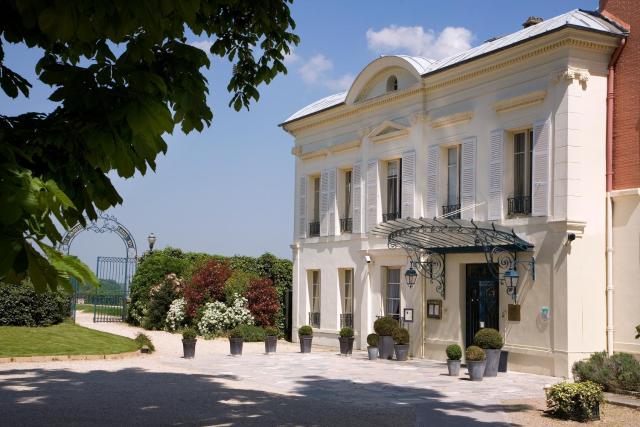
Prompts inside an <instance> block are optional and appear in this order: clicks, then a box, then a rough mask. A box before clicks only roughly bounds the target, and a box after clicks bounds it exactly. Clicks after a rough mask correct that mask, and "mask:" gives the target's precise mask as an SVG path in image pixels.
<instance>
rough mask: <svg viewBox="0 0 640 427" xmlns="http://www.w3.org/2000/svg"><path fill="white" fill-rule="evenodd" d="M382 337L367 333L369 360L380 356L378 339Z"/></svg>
mask: <svg viewBox="0 0 640 427" xmlns="http://www.w3.org/2000/svg"><path fill="white" fill-rule="evenodd" d="M379 340H380V337H379V336H378V334H369V335H367V344H368V347H367V353H369V360H375V359H377V358H378V341H379Z"/></svg>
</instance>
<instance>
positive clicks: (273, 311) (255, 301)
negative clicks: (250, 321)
mask: <svg viewBox="0 0 640 427" xmlns="http://www.w3.org/2000/svg"><path fill="white" fill-rule="evenodd" d="M246 297H247V301H248V304H249V311H250V312H251V314H252V315H253V318H254V319H255V321H256V324H257V325H260V326H274V325H275V324H276V321H277V320H278V313H279V312H280V299H279V298H278V293H277V292H276V288H275V286H274V285H273V282H272V281H271V279H267V278H255V279H252V280H251V282H250V283H249V288H248V289H247V292H246Z"/></svg>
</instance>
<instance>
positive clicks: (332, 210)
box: [327, 168, 338, 236]
mask: <svg viewBox="0 0 640 427" xmlns="http://www.w3.org/2000/svg"><path fill="white" fill-rule="evenodd" d="M337 174H338V170H337V169H336V168H333V169H329V171H328V175H329V178H328V185H329V189H328V191H327V194H328V196H329V197H328V198H329V206H328V213H327V216H328V221H329V230H328V235H329V236H335V234H336V181H337V179H336V178H337V177H336V175H337Z"/></svg>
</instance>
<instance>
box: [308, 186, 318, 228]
mask: <svg viewBox="0 0 640 427" xmlns="http://www.w3.org/2000/svg"><path fill="white" fill-rule="evenodd" d="M311 189H312V192H313V193H312V195H313V210H312V211H311V213H312V218H311V221H310V222H309V236H311V237H313V236H319V235H320V177H319V176H315V177H312V178H311Z"/></svg>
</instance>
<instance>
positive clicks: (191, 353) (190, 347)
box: [182, 338, 198, 359]
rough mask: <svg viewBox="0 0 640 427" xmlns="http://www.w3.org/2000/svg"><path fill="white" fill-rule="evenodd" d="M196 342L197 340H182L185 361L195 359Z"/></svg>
mask: <svg viewBox="0 0 640 427" xmlns="http://www.w3.org/2000/svg"><path fill="white" fill-rule="evenodd" d="M196 341H198V340H197V339H195V340H186V339H184V338H183V339H182V351H183V352H184V358H185V359H193V358H194V357H196Z"/></svg>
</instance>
